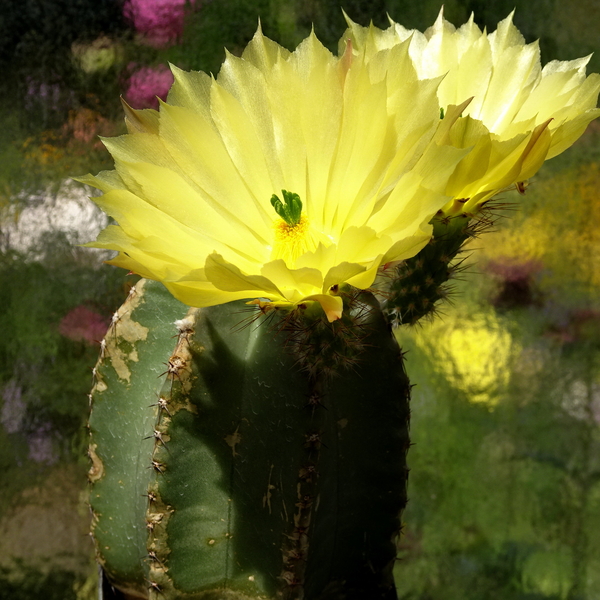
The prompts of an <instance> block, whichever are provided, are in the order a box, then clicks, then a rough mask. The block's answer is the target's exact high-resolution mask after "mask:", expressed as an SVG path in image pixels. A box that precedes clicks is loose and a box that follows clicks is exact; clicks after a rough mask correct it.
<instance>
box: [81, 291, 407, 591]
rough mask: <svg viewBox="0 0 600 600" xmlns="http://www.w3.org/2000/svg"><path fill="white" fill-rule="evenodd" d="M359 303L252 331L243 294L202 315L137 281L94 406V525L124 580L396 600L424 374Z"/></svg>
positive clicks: (126, 586) (111, 568)
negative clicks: (415, 377)
mask: <svg viewBox="0 0 600 600" xmlns="http://www.w3.org/2000/svg"><path fill="white" fill-rule="evenodd" d="M345 303H346V308H347V310H345V313H346V316H345V317H344V319H345V320H344V321H338V322H335V323H333V324H329V323H327V322H326V320H325V318H324V316H323V315H322V313H321V312H320V309H318V310H316V307H314V306H313V307H300V308H298V309H296V310H295V311H292V312H291V313H290V312H285V311H271V312H270V313H268V314H266V315H261V314H260V313H259V312H257V313H256V314H257V315H258V318H257V319H256V320H255V321H254V322H252V323H249V324H247V326H245V327H244V326H239V325H240V322H241V321H242V320H243V319H244V316H245V315H244V312H243V311H244V310H247V309H248V307H246V306H245V305H244V304H243V303H231V304H226V305H222V306H217V307H212V308H206V309H188V308H187V307H185V306H183V305H182V304H180V303H179V302H177V301H176V300H174V299H172V298H171V297H170V295H169V294H168V292H166V290H165V289H164V288H163V286H162V285H161V284H158V283H155V282H151V281H143V280H142V281H141V282H140V283H139V284H138V286H137V287H136V288H134V292H133V294H132V295H131V296H130V298H129V299H128V301H127V302H126V303H125V304H124V306H123V307H122V308H121V309H120V310H119V312H118V314H119V318H118V319H117V320H116V321H115V323H114V324H113V327H112V328H111V330H110V331H109V333H108V335H107V337H106V344H105V346H103V348H104V350H103V356H101V359H100V361H99V363H98V365H97V367H96V370H95V373H96V383H95V386H94V389H93V391H92V415H91V418H90V433H91V442H90V449H91V451H90V454H91V456H92V462H93V466H92V470H91V476H90V480H91V483H92V486H91V495H90V499H91V506H92V511H93V534H94V538H95V540H96V547H97V553H98V557H99V560H100V562H101V564H102V565H103V566H104V568H105V570H106V572H107V574H108V576H109V577H110V579H111V581H112V583H113V584H114V585H115V586H116V587H118V588H120V589H121V590H124V591H125V592H126V593H128V594H129V595H130V597H140V598H151V599H154V598H156V599H166V600H175V599H189V600H196V599H197V600H200V599H204V600H207V599H213V598H214V599H219V600H222V599H227V598H231V599H234V598H235V599H238V598H239V599H246V598H256V599H259V598H264V599H274V598H278V599H282V600H301V599H304V600H337V599H338V598H339V599H341V598H345V599H346V600H364V599H365V598H369V599H370V598H373V599H375V598H382V599H385V600H394V599H395V598H396V593H395V589H394V584H393V578H392V567H393V564H394V561H395V556H396V546H395V538H396V536H397V535H398V533H399V529H400V513H401V510H402V509H403V507H404V505H405V503H406V479H407V473H408V471H407V468H406V451H407V449H408V446H409V438H408V420H409V408H408V401H409V390H410V386H409V382H408V379H407V377H406V374H405V371H404V368H403V362H402V355H401V352H400V349H399V348H398V346H397V344H396V342H395V340H394V338H393V336H392V335H391V332H390V327H389V325H388V324H387V322H386V321H385V319H384V317H383V315H382V313H381V311H380V309H379V305H378V303H377V301H376V300H375V298H374V297H373V296H372V295H371V294H368V293H357V292H355V293H348V294H347V297H346V298H345ZM175 321H178V323H177V326H175V325H174V324H173V323H174V322H175ZM132 330H133V331H135V332H137V335H133V334H132V333H131V331H132ZM144 331H145V332H146V333H145V336H146V337H145V338H144V334H143V333H142V332H144ZM340 338H342V339H343V340H344V343H343V344H341V345H340V346H338V345H337V344H336V340H338V341H339V339H340ZM123 354H124V355H125V359H126V360H123V356H122V355H123ZM123 365H125V367H127V368H128V372H129V375H130V377H129V380H127V378H126V377H124V375H125V374H126V373H125V371H124V366H123ZM119 372H120V373H121V377H119Z"/></svg>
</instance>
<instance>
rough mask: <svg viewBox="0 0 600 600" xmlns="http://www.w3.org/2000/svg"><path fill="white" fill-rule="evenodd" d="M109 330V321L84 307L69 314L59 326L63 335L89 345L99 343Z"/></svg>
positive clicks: (79, 307) (77, 308)
mask: <svg viewBox="0 0 600 600" xmlns="http://www.w3.org/2000/svg"><path fill="white" fill-rule="evenodd" d="M107 329H108V319H106V318H105V317H103V316H102V315H99V314H98V313H97V312H94V311H93V310H90V309H89V308H86V307H85V306H83V305H79V306H76V307H75V308H74V309H73V310H71V311H70V312H69V313H67V314H66V315H65V316H64V317H63V318H62V320H61V322H60V323H59V325H58V331H59V333H60V334H61V335H64V336H65V337H67V338H69V339H71V340H75V341H80V340H81V341H85V342H87V343H88V344H94V343H97V342H99V341H100V340H101V339H102V338H103V337H104V335H105V334H106V330H107Z"/></svg>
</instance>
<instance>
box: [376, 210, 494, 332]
mask: <svg viewBox="0 0 600 600" xmlns="http://www.w3.org/2000/svg"><path fill="white" fill-rule="evenodd" d="M493 222H494V217H493V209H486V210H485V211H484V212H483V213H481V214H480V215H478V218H475V219H473V218H471V216H470V215H464V214H461V215H458V216H455V217H446V218H437V217H436V218H434V219H433V220H432V224H433V236H432V238H431V239H430V241H429V243H428V244H427V245H426V246H425V247H424V248H423V249H422V250H421V251H420V252H419V253H417V254H416V255H415V256H413V257H412V258H409V259H408V260H405V261H403V262H401V263H400V264H398V265H394V266H392V267H391V268H389V269H384V270H383V271H382V273H381V274H380V276H379V279H378V281H377V283H376V289H377V290H378V291H379V292H380V293H381V299H382V306H383V312H384V314H385V315H386V317H387V319H388V320H389V322H390V323H391V324H392V325H393V326H394V327H398V326H400V325H414V324H415V323H417V322H418V321H419V320H420V319H422V318H423V317H428V316H433V315H435V312H436V310H437V308H438V307H439V303H440V301H443V300H447V299H448V298H449V296H450V294H451V281H452V280H453V279H455V278H456V277H457V275H458V274H459V273H461V272H462V271H463V270H464V269H465V266H464V263H463V260H464V259H459V260H456V258H457V256H459V255H460V254H461V253H462V252H464V246H465V243H467V242H468V241H469V240H471V239H473V238H476V237H478V236H479V235H480V234H481V233H482V232H483V231H485V230H487V229H488V228H490V227H491V225H493Z"/></svg>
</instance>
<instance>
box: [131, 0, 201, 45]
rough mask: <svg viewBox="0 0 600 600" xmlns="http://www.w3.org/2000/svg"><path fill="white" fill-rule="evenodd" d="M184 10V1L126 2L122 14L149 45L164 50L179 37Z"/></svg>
mask: <svg viewBox="0 0 600 600" xmlns="http://www.w3.org/2000/svg"><path fill="white" fill-rule="evenodd" d="M187 4H188V5H193V4H194V1H193V0H192V1H190V2H188V3H187ZM185 9H186V0H126V2H125V6H124V7H123V14H124V15H125V18H127V19H129V20H130V21H131V22H132V23H133V26H134V27H135V28H136V29H137V30H138V32H139V33H141V34H142V35H143V37H144V40H145V41H146V42H147V43H148V44H149V45H151V46H154V47H155V48H164V47H166V46H170V45H172V44H174V43H175V42H176V41H177V40H178V38H180V37H181V34H182V33H183V22H184V18H185Z"/></svg>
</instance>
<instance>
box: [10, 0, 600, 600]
mask: <svg viewBox="0 0 600 600" xmlns="http://www.w3.org/2000/svg"><path fill="white" fill-rule="evenodd" d="M515 4H516V9H517V10H516V14H515V18H514V20H515V23H516V24H517V26H518V27H519V29H520V30H521V32H522V33H523V34H524V36H525V37H526V38H527V40H528V41H533V40H535V39H539V40H540V44H541V49H542V59H543V61H544V62H547V61H549V60H552V59H561V60H568V59H574V58H578V57H580V56H584V55H587V54H589V53H591V52H592V51H594V50H597V49H598V48H597V46H598V33H599V32H600V0H587V1H586V0H580V1H578V2H569V1H567V0H495V1H494V0H447V1H446V2H445V8H444V11H445V16H446V18H447V19H448V20H450V21H451V22H453V23H454V24H455V25H460V24H462V23H463V22H464V21H465V20H466V19H468V17H469V15H470V13H471V12H472V11H473V12H474V13H475V20H476V22H477V23H478V24H479V25H480V26H481V27H484V26H486V27H487V28H488V30H490V31H492V30H494V29H495V27H496V23H497V22H498V21H499V20H500V19H502V18H504V17H506V16H507V15H508V13H509V12H510V11H511V10H512V9H513V8H514V6H515ZM342 6H343V8H344V9H345V10H346V12H347V13H348V15H349V16H350V17H351V18H352V19H354V20H355V21H357V22H359V23H361V24H363V25H367V24H368V22H369V21H370V20H373V21H374V23H375V24H376V25H378V26H380V27H385V26H386V24H387V18H386V13H388V14H389V15H390V16H391V17H392V18H393V19H395V20H396V21H398V22H400V23H402V24H403V25H405V26H407V27H410V28H413V27H414V28H419V29H421V30H423V29H425V28H427V27H428V26H430V25H431V24H432V23H433V22H434V20H435V18H436V16H437V14H438V12H439V10H440V0H435V1H431V0H372V1H370V2H369V1H362V0H346V2H344V3H342ZM259 18H260V20H261V23H262V27H263V30H264V31H265V33H266V34H267V35H268V36H269V37H271V38H273V39H274V40H276V41H278V42H279V43H281V44H282V45H284V46H286V47H288V48H290V49H292V48H294V47H295V46H296V45H297V43H298V42H299V41H300V40H302V39H303V38H304V37H305V36H306V35H307V34H308V33H309V31H310V28H311V26H312V24H314V27H315V30H316V33H317V35H318V37H319V38H320V39H321V40H322V41H323V42H324V43H325V44H326V45H327V46H329V47H330V48H331V49H332V50H335V49H336V47H337V41H338V39H339V38H340V36H341V35H342V33H343V31H344V29H345V22H344V19H343V17H342V13H341V9H340V2H339V1H338V0H335V1H334V0H2V3H1V6H0V62H1V65H0V69H1V70H0V72H1V73H2V77H1V78H0V489H1V490H2V493H1V494H0V599H5V598H6V599H10V600H33V599H38V598H44V599H47V600H53V599H56V600H71V599H73V600H75V599H77V600H91V599H92V598H95V597H96V586H97V582H96V569H95V566H94V559H93V549H92V545H91V542H90V539H89V536H88V535H87V529H88V521H89V514H88V509H87V505H86V493H87V492H86V471H87V468H88V463H87V458H86V445H87V441H86V431H85V423H86V418H87V412H88V396H87V394H88V392H89V388H90V385H91V379H92V368H93V367H94V364H95V361H96V358H97V355H98V351H99V344H98V341H99V340H100V339H101V338H102V337H103V335H104V332H105V331H106V327H107V325H108V322H109V320H110V316H111V314H112V312H113V311H114V310H115V309H116V307H117V306H118V305H119V304H120V303H121V302H122V300H123V299H124V297H125V295H126V294H127V291H128V289H129V286H130V285H131V283H132V281H133V278H132V277H131V276H129V277H128V276H127V275H126V273H125V271H122V270H119V269H115V268H112V267H109V266H107V265H104V264H103V260H105V259H106V255H105V254H103V253H101V252H98V251H94V250H89V249H85V248H81V247H80V246H79V245H78V244H81V243H84V242H86V241H89V240H92V239H94V238H95V235H96V234H97V232H98V231H99V230H100V229H101V228H102V227H103V226H104V225H105V218H104V217H103V216H102V215H101V214H99V213H98V212H97V211H96V209H95V208H94V207H93V206H92V204H91V202H90V201H89V200H88V199H87V197H88V195H89V194H90V193H91V191H90V190H88V189H85V188H84V187H83V186H81V185H79V184H76V183H75V182H73V181H72V180H71V179H70V177H72V176H76V175H82V174H84V173H87V172H88V171H89V172H92V173H96V172H98V171H99V170H102V169H106V168H111V161H110V158H109V156H108V153H107V152H106V151H105V150H104V148H103V146H102V144H101V143H100V142H99V136H111V135H117V134H120V133H122V132H124V130H125V128H124V125H123V120H122V112H121V106H120V102H119V96H120V95H123V96H124V97H125V98H126V99H127V101H128V102H129V103H130V104H131V105H132V106H134V107H135V108H144V107H151V106H157V100H156V96H159V97H162V98H165V97H166V92H167V90H168V88H169V86H170V83H171V81H172V79H171V75H170V72H169V70H168V68H167V63H168V62H172V63H174V64H176V65H178V66H180V67H182V68H185V69H201V70H205V71H208V72H213V73H215V74H216V73H217V72H218V69H219V65H220V63H221V62H222V60H223V58H224V47H226V48H227V49H228V50H229V51H231V52H233V53H234V54H235V53H239V52H240V51H241V50H242V49H243V47H244V46H245V44H246V43H247V42H248V41H249V39H250V38H251V37H252V35H253V33H254V31H255V29H256V26H257V22H258V19H259ZM589 70H590V71H596V72H597V71H600V55H599V56H596V57H593V58H592V60H591V62H590V67H589ZM599 141H600V127H599V126H598V124H595V123H593V124H592V125H591V126H590V128H589V129H588V132H587V133H586V134H585V135H584V137H583V138H582V139H581V140H580V141H579V142H578V143H577V144H576V145H575V147H574V148H572V149H571V150H570V151H567V152H566V153H565V154H564V155H563V156H561V157H558V158H556V159H554V160H552V161H550V162H549V163H548V164H546V165H545V166H544V168H543V169H542V171H541V172H540V173H539V174H538V175H537V176H536V177H535V179H534V180H533V181H532V182H531V184H530V186H529V188H528V190H527V193H526V195H525V196H524V197H521V196H518V195H517V194H516V193H514V194H513V193H506V194H504V196H503V197H502V198H501V200H502V202H504V203H507V204H508V208H507V210H505V211H504V212H503V214H502V218H500V220H499V221H498V222H497V224H496V226H495V230H494V231H493V232H492V233H487V234H485V235H484V236H482V237H481V238H480V239H478V240H475V241H474V242H473V243H472V244H471V247H470V248H469V252H468V257H467V263H468V264H469V265H471V266H470V268H469V269H467V271H466V272H464V273H463V274H462V278H461V279H460V280H458V281H457V282H456V286H455V295H454V296H453V303H452V304H447V305H445V306H443V307H442V313H443V314H442V315H441V317H440V318H438V319H436V320H435V321H434V322H431V323H426V324H424V325H422V326H418V327H416V328H413V329H402V328H401V329H400V330H398V336H399V339H400V342H401V344H402V346H403V347H404V348H405V349H407V350H408V351H409V352H408V354H407V359H408V370H409V373H410V375H411V378H412V380H413V383H415V384H416V387H415V388H414V390H413V410H412V436H413V441H414V442H415V445H414V446H413V447H412V448H411V451H410V454H409V460H410V466H411V469H412V471H411V475H410V482H409V483H410V502H409V507H408V510H407V511H406V513H405V515H404V521H405V525H404V536H403V538H402V540H401V541H400V557H401V559H400V560H399V561H398V564H397V567H396V577H397V582H398V589H399V595H400V598H402V599H404V600H455V599H456V600H504V599H508V600H550V599H552V600H559V599H560V600H593V599H598V598H600V533H599V532H600V300H599V295H600V294H599V291H600V229H599V227H598V223H600V189H599V183H600V145H599Z"/></svg>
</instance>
